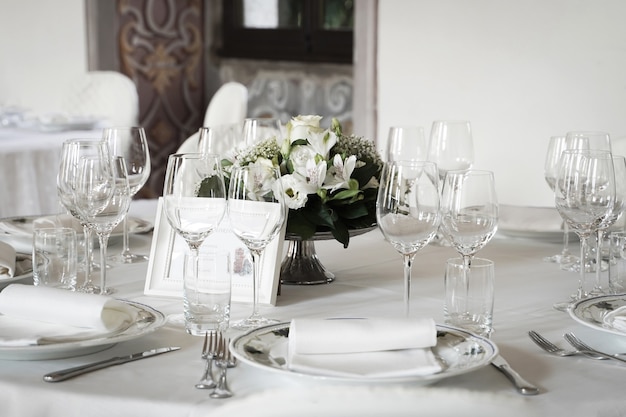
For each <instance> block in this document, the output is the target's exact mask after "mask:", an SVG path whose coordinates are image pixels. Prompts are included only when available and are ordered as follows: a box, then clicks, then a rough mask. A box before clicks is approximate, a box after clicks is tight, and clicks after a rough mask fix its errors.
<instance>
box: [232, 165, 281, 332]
mask: <svg viewBox="0 0 626 417" xmlns="http://www.w3.org/2000/svg"><path fill="white" fill-rule="evenodd" d="M279 178H280V172H279V171H278V169H276V168H274V167H271V166H267V165H263V164H250V165H247V166H243V167H242V166H236V167H233V169H232V171H231V175H230V182H229V187H228V217H229V219H230V224H231V227H232V230H233V232H234V233H235V235H236V236H237V237H238V238H239V239H240V240H241V241H242V242H243V244H244V245H246V247H247V248H248V250H249V251H250V253H251V254H252V265H253V284H252V289H253V290H252V291H253V294H252V314H251V315H250V316H249V317H248V318H246V319H244V320H242V321H239V322H237V323H235V324H234V325H233V327H234V328H236V329H239V330H246V329H251V328H256V327H259V326H264V325H266V324H271V323H275V322H276V320H274V319H269V318H266V317H263V316H261V315H260V314H259V311H258V302H259V288H260V282H261V279H262V277H261V273H260V272H261V265H262V264H263V261H262V259H263V258H262V256H263V252H264V250H265V248H266V246H267V245H268V244H269V243H270V242H271V241H272V240H273V239H274V238H276V236H278V234H279V232H280V230H281V228H282V226H283V224H284V223H285V218H286V215H287V209H286V205H285V202H284V200H283V198H282V186H281V183H280V181H278V180H279Z"/></svg>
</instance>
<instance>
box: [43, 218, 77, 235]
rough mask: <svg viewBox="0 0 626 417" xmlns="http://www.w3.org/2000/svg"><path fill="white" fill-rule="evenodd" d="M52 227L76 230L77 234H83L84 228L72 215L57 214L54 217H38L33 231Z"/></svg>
mask: <svg viewBox="0 0 626 417" xmlns="http://www.w3.org/2000/svg"><path fill="white" fill-rule="evenodd" d="M51 227H69V228H71V229H74V230H76V232H77V233H78V232H82V230H83V227H82V226H81V224H80V223H79V221H78V220H76V219H75V218H74V216H72V215H70V214H55V215H52V216H44V217H38V218H36V219H35V220H33V229H44V228H51Z"/></svg>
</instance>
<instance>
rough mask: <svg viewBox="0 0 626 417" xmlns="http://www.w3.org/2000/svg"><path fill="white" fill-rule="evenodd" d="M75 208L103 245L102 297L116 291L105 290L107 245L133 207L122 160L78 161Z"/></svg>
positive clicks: (87, 159) (101, 247)
mask: <svg viewBox="0 0 626 417" xmlns="http://www.w3.org/2000/svg"><path fill="white" fill-rule="evenodd" d="M78 171H79V174H78V183H77V185H76V189H75V194H76V205H77V207H78V211H79V212H80V213H81V216H83V217H84V218H85V220H86V221H87V223H88V224H89V227H91V228H92V229H93V231H94V232H95V233H96V234H97V235H98V241H99V243H100V263H101V267H100V291H99V293H100V294H111V293H112V292H113V291H114V290H113V289H112V288H108V287H107V286H106V274H107V268H106V264H105V262H106V259H107V245H108V242H109V236H110V235H111V232H112V231H113V229H114V228H115V226H117V225H118V224H119V223H120V222H121V221H122V219H123V218H124V216H126V213H128V207H129V206H130V200H131V198H132V197H131V195H130V187H129V185H128V176H127V173H126V164H125V162H124V159H123V158H121V157H113V158H111V157H110V156H109V155H106V156H104V157H100V158H84V159H81V160H80V161H79V167H78Z"/></svg>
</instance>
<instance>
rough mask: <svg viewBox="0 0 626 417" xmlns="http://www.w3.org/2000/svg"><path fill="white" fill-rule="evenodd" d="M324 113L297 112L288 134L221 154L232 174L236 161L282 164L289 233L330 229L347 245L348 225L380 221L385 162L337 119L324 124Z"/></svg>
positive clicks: (363, 225) (307, 233)
mask: <svg viewBox="0 0 626 417" xmlns="http://www.w3.org/2000/svg"><path fill="white" fill-rule="evenodd" d="M321 119H322V117H321V116H297V117H294V118H292V119H291V121H290V122H289V123H287V126H286V137H285V138H284V139H283V140H282V141H281V140H280V139H278V138H276V137H270V138H267V139H264V140H262V141H260V142H258V143H257V144H255V145H253V146H252V147H250V148H247V149H243V150H238V151H234V153H233V154H232V155H229V156H228V157H227V158H226V159H224V160H223V163H222V164H223V166H224V170H225V173H226V178H227V179H228V176H229V175H228V174H229V172H230V168H231V167H232V166H233V165H237V164H238V165H248V164H272V165H273V166H278V167H280V171H281V175H282V176H281V179H280V182H281V184H282V188H283V194H282V195H283V198H284V200H285V202H286V204H287V206H288V207H289V216H288V219H287V234H292V235H296V236H299V237H300V238H301V239H303V240H306V239H310V238H311V237H313V235H314V234H315V233H317V232H323V231H329V232H331V233H332V235H333V237H334V238H335V239H336V240H338V241H339V242H341V243H342V244H343V245H344V247H347V246H348V243H349V241H350V234H349V231H350V230H352V229H362V228H367V227H371V226H375V225H376V194H377V192H378V181H379V179H380V172H381V169H382V166H383V162H382V159H381V158H380V155H379V154H378V152H377V151H376V149H375V146H374V143H373V142H371V141H368V140H366V139H363V138H362V137H358V136H354V135H350V136H347V135H344V134H343V133H342V132H341V126H340V124H339V122H338V121H337V120H336V119H333V120H332V124H331V127H330V128H329V129H324V128H322V127H320V121H321Z"/></svg>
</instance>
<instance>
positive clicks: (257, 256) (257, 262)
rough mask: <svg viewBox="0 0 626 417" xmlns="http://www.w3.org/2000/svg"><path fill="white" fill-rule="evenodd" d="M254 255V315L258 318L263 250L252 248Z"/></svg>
mask: <svg viewBox="0 0 626 417" xmlns="http://www.w3.org/2000/svg"><path fill="white" fill-rule="evenodd" d="M250 254H251V255H252V315H251V316H250V318H256V317H257V316H258V315H259V312H258V305H259V284H260V281H261V251H258V250H250Z"/></svg>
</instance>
